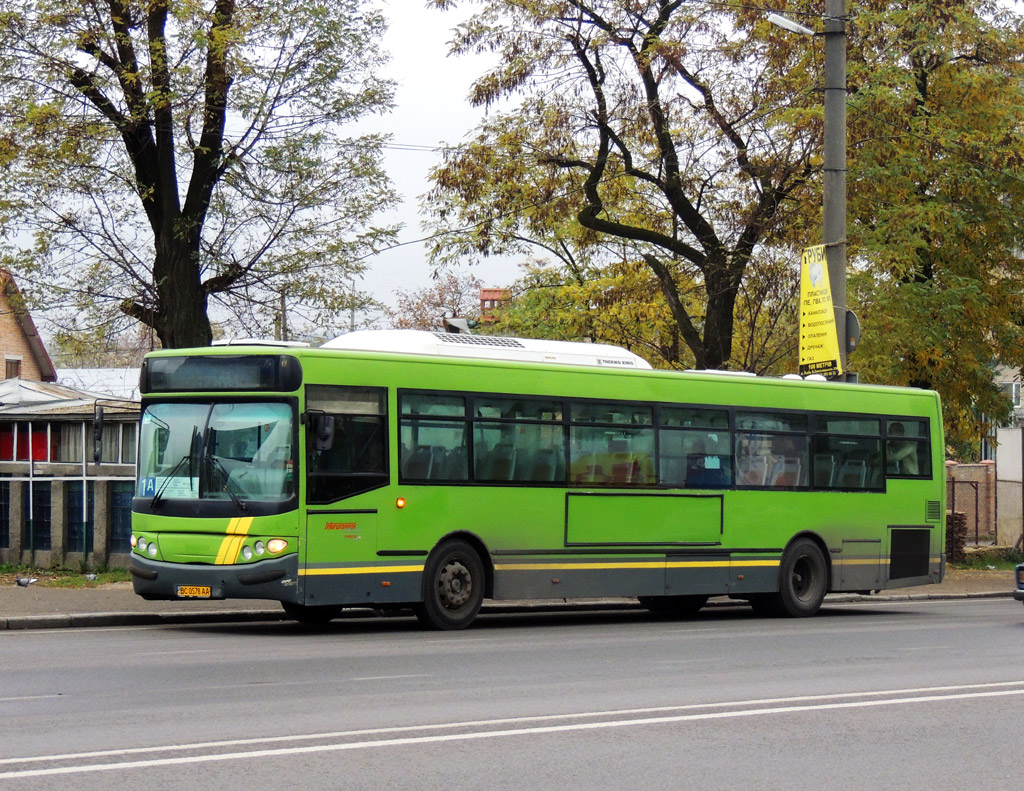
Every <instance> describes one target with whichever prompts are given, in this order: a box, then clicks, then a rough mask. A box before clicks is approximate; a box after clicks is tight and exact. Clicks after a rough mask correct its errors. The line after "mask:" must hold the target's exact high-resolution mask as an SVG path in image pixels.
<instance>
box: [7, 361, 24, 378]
mask: <svg viewBox="0 0 1024 791" xmlns="http://www.w3.org/2000/svg"><path fill="white" fill-rule="evenodd" d="M20 376H21V360H10V359H8V360H4V379H17V378H18V377H20Z"/></svg>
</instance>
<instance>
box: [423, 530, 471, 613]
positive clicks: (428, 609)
mask: <svg viewBox="0 0 1024 791" xmlns="http://www.w3.org/2000/svg"><path fill="white" fill-rule="evenodd" d="M485 585H486V581H485V579H484V564H483V562H482V561H481V560H480V556H479V555H478V554H477V552H476V550H475V549H473V547H471V546H470V545H469V544H467V543H466V542H465V541H457V540H456V541H448V542H446V543H444V544H442V545H441V546H440V547H438V548H437V549H435V550H434V551H433V552H432V553H431V555H430V557H429V558H427V565H426V567H425V568H424V569H423V601H422V602H420V603H419V604H417V605H416V607H415V612H416V617H417V618H419V620H420V623H422V624H423V625H424V626H428V627H430V628H431V629H445V630H451V629H465V628H466V627H467V626H469V625H470V624H471V623H473V619H474V618H476V615H477V613H478V612H480V605H482V604H483V602H484V588H485Z"/></svg>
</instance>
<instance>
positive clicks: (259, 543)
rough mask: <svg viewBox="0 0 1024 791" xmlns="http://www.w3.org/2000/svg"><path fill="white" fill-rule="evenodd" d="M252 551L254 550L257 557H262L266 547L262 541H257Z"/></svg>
mask: <svg viewBox="0 0 1024 791" xmlns="http://www.w3.org/2000/svg"><path fill="white" fill-rule="evenodd" d="M254 549H255V550H256V554H257V555H262V554H263V553H264V552H266V551H267V547H266V545H264V543H263V542H262V541H257V542H256V544H255V545H254Z"/></svg>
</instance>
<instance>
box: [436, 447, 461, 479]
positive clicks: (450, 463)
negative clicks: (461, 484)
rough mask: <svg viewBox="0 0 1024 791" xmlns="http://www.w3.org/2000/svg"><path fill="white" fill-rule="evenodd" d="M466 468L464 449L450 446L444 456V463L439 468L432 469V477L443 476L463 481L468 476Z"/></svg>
mask: <svg viewBox="0 0 1024 791" xmlns="http://www.w3.org/2000/svg"><path fill="white" fill-rule="evenodd" d="M468 472H469V471H468V470H467V468H466V449H465V448H452V449H451V450H450V451H448V455H447V456H446V457H445V460H444V464H443V465H442V466H441V467H440V469H439V470H435V471H434V475H433V477H434V478H444V479H445V480H449V481H464V480H466V478H467V477H468Z"/></svg>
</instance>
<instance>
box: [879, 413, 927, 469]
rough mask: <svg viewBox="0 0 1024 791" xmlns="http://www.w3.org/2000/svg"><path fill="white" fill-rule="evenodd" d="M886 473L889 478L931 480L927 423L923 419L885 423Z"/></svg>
mask: <svg viewBox="0 0 1024 791" xmlns="http://www.w3.org/2000/svg"><path fill="white" fill-rule="evenodd" d="M885 474H886V476H887V477H889V478H930V477H931V453H930V450H929V442H928V424H927V423H926V422H925V421H923V420H916V419H910V418H907V419H894V420H888V421H886V432H885Z"/></svg>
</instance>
